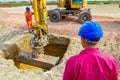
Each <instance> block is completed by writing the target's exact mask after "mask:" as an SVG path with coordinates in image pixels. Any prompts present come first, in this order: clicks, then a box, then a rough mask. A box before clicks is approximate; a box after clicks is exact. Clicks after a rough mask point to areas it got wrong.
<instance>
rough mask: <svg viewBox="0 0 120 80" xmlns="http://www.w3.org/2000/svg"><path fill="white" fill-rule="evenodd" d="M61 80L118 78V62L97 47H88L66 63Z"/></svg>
mask: <svg viewBox="0 0 120 80" xmlns="http://www.w3.org/2000/svg"><path fill="white" fill-rule="evenodd" d="M63 80H118V63H117V61H116V59H115V58H114V57H112V56H111V55H109V54H105V53H102V52H100V51H99V50H98V48H88V49H84V50H83V51H81V52H80V54H79V55H75V56H72V57H71V58H70V59H69V60H68V61H67V63H66V67H65V71H64V75H63Z"/></svg>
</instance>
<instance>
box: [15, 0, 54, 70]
mask: <svg viewBox="0 0 120 80" xmlns="http://www.w3.org/2000/svg"><path fill="white" fill-rule="evenodd" d="M31 3H32V8H33V10H34V20H35V22H36V23H35V24H34V25H33V26H32V27H33V30H34V31H33V32H31V34H33V37H32V38H31V40H30V46H31V48H32V52H25V51H22V52H21V53H20V54H19V55H18V56H17V57H16V60H17V62H19V63H23V64H24V65H27V64H28V65H32V66H36V67H41V68H44V69H50V68H52V67H53V66H54V65H52V64H49V63H45V62H42V61H39V60H37V57H38V55H39V54H41V53H44V47H45V46H46V45H47V44H48V41H47V40H48V38H47V35H48V27H47V9H46V0H33V1H31Z"/></svg>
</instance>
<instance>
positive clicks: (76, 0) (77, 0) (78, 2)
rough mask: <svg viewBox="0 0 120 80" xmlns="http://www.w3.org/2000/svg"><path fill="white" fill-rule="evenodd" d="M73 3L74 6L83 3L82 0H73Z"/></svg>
mask: <svg viewBox="0 0 120 80" xmlns="http://www.w3.org/2000/svg"><path fill="white" fill-rule="evenodd" d="M72 3H73V4H81V3H82V0H72Z"/></svg>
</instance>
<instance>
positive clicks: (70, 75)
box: [63, 57, 75, 80]
mask: <svg viewBox="0 0 120 80" xmlns="http://www.w3.org/2000/svg"><path fill="white" fill-rule="evenodd" d="M74 64H75V58H74V57H71V58H70V59H69V60H68V61H67V62H66V66H65V70H64V74H63V80H74V78H75V77H74V73H75V72H74Z"/></svg>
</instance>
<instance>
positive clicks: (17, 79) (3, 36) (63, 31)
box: [0, 4, 120, 80]
mask: <svg viewBox="0 0 120 80" xmlns="http://www.w3.org/2000/svg"><path fill="white" fill-rule="evenodd" d="M56 7H57V6H56V5H50V6H47V10H51V9H54V8H56ZM87 8H91V14H92V20H94V21H97V22H99V23H100V24H101V26H102V28H103V31H104V37H103V39H102V40H101V43H100V45H99V47H100V49H101V50H102V51H104V52H109V53H111V54H112V55H113V56H115V57H116V59H117V60H118V63H119V64H120V8H119V5H118V4H114V5H113V4H109V5H104V4H98V5H88V6H87ZM24 11H25V6H23V7H5V8H3V7H1V8H0V49H1V50H2V49H4V48H5V47H6V45H5V44H4V43H7V41H8V40H10V39H11V38H13V37H17V36H18V35H24V34H26V32H27V28H26V22H25V17H24ZM33 18H34V17H33ZM34 22H35V21H34V19H33V23H34ZM80 26H81V24H79V22H78V18H77V17H75V16H70V17H66V18H65V19H63V20H61V22H50V20H49V18H48V31H49V34H53V33H54V34H55V36H56V35H57V36H59V35H62V36H65V37H66V36H67V38H68V37H69V38H70V40H71V42H70V45H69V47H68V48H67V52H66V54H65V55H64V56H65V58H64V59H63V60H62V62H61V64H60V65H58V66H57V67H55V68H53V69H52V70H50V71H48V72H46V73H43V72H39V71H36V70H34V71H32V70H31V71H28V70H26V71H20V70H19V69H17V67H15V66H14V63H13V62H12V61H11V60H6V59H4V58H2V57H1V58H0V64H1V65H2V66H0V71H1V73H0V77H1V79H0V80H33V79H35V80H40V78H41V80H62V74H63V70H64V66H65V62H66V60H67V59H68V58H69V57H70V56H71V55H74V54H77V53H78V52H80V50H81V49H82V47H81V44H80V38H79V37H78V35H77V32H78V30H79V28H80ZM14 41H16V38H13V39H12V40H11V43H12V42H14ZM9 42H10V41H9ZM9 44H10V43H9ZM67 53H68V54H67ZM1 54H2V53H0V55H1ZM26 75H27V76H26ZM119 80H120V79H119Z"/></svg>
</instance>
